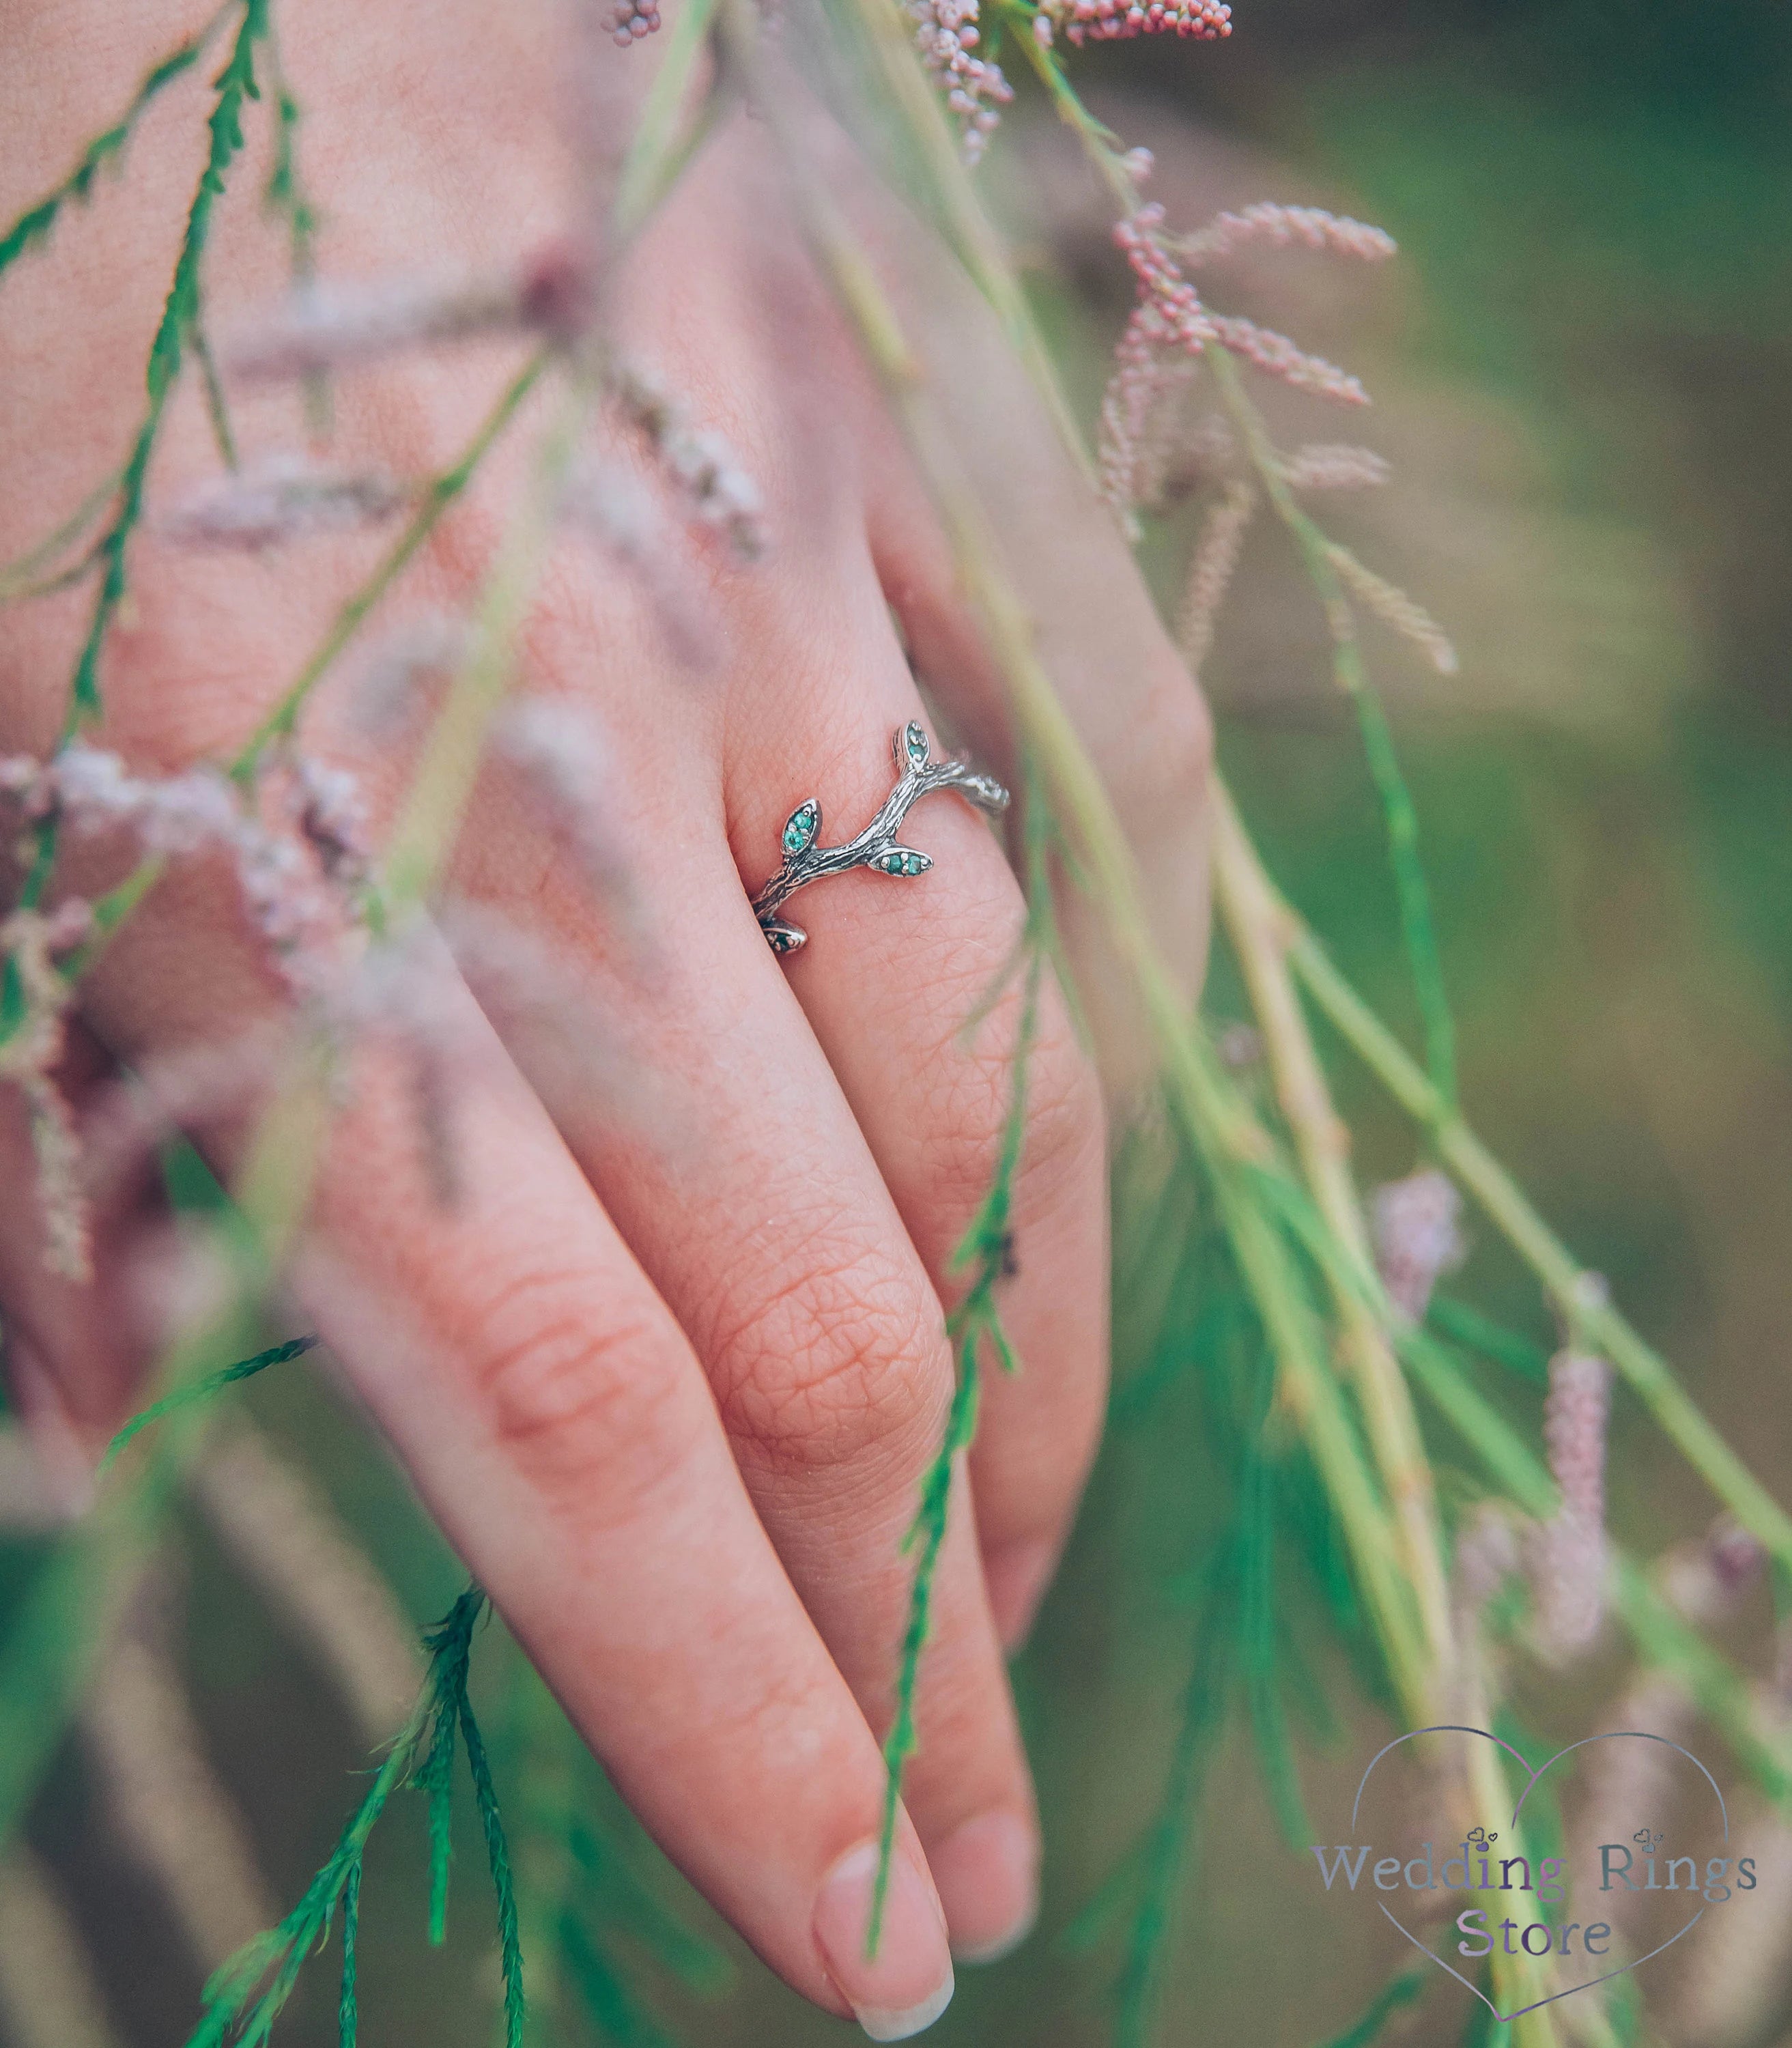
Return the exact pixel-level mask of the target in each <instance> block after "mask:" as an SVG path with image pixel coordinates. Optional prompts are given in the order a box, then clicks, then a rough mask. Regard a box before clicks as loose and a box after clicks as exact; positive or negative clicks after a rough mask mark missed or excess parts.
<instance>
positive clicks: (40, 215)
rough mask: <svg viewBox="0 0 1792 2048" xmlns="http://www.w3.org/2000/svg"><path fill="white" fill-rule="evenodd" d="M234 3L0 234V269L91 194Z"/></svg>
mask: <svg viewBox="0 0 1792 2048" xmlns="http://www.w3.org/2000/svg"><path fill="white" fill-rule="evenodd" d="M236 5H237V0H227V4H226V5H225V6H223V7H222V8H221V9H219V11H218V13H217V14H215V15H213V17H211V21H209V22H208V23H207V25H206V26H205V27H204V29H201V30H200V33H198V34H197V35H196V36H189V37H188V38H187V40H186V41H184V42H181V43H177V44H176V45H175V47H174V48H173V49H172V50H170V51H169V53H168V55H167V56H165V57H163V58H162V59H161V60H160V61H159V62H158V63H157V64H153V65H152V66H151V67H150V68H149V71H148V72H147V73H145V76H144V78H143V80H142V83H140V84H139V85H138V88H137V90H136V91H135V92H134V93H133V94H132V95H131V96H130V100H129V102H128V103H126V107H125V109H124V111H123V112H122V114H120V115H119V116H118V119H117V120H116V121H114V122H113V123H112V125H111V127H109V128H105V129H102V130H101V131H100V132H99V134H97V135H95V137H94V138H93V139H92V141H91V142H89V143H88V144H87V147H86V148H85V149H83V150H82V152H81V153H80V157H77V158H76V162H75V167H74V169H72V171H70V172H69V173H68V176H66V177H65V178H64V180H62V182H61V183H60V184H58V185H56V186H53V187H52V188H51V189H50V190H49V191H48V192H45V195H44V196H43V197H42V198H41V199H40V200H37V201H36V202H35V203H34V204H33V205H31V206H29V207H27V208H25V211H24V212H23V213H21V215H19V216H18V218H17V219H16V220H15V221H14V222H13V223H12V224H11V226H10V227H8V228H7V229H6V231H5V233H4V234H0V272H4V271H6V270H7V269H9V268H10V266H11V265H12V264H14V262H17V260H18V258H20V257H21V256H22V255H24V254H25V252H26V251H27V250H29V249H33V248H36V247H37V246H39V245H41V243H43V242H47V241H48V239H49V235H50V231H51V229H52V228H53V227H55V225H56V217H57V215H59V214H60V212H61V211H62V209H63V208H64V206H66V205H67V204H68V203H69V202H70V201H71V200H81V201H85V200H87V198H88V196H90V195H91V192H92V190H93V183H94V180H95V178H96V177H97V176H99V173H100V171H101V170H102V169H103V167H104V166H105V165H107V164H108V163H113V162H115V161H117V160H118V159H119V158H120V157H122V155H123V153H124V148H125V145H126V143H127V142H129V141H130V138H131V133H132V130H134V128H135V127H136V126H137V123H138V119H139V118H140V117H141V116H142V113H143V111H144V110H145V108H146V107H148V106H149V103H150V102H151V101H152V100H153V99H155V98H156V96H157V94H158V93H160V92H161V91H162V90H163V89H164V88H165V87H167V86H169V85H172V84H173V82H174V80H176V79H177V78H179V77H180V76H181V75H182V73H183V72H188V71H190V70H191V69H192V67H193V66H194V65H195V64H197V63H198V62H199V60H200V56H201V55H202V54H203V53H204V49H205V46H206V45H207V44H208V42H210V41H211V38H212V37H213V36H214V35H215V33H217V30H218V29H219V26H220V25H221V24H222V23H223V20H224V19H225V17H226V16H227V14H229V13H230V11H231V8H232V7H234V6H236Z"/></svg>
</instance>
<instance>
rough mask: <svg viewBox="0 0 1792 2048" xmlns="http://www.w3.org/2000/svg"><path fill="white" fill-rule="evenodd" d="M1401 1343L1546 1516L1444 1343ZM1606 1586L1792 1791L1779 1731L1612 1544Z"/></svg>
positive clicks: (1429, 1392)
mask: <svg viewBox="0 0 1792 2048" xmlns="http://www.w3.org/2000/svg"><path fill="white" fill-rule="evenodd" d="M1401 1351H1402V1355H1403V1356H1404V1357H1405V1359H1406V1363H1407V1365H1408V1367H1409V1369H1410V1371H1411V1372H1412V1375H1413V1377H1414V1379H1415V1380H1416V1382H1417V1383H1418V1387H1419V1388H1420V1390H1421V1391H1422V1393H1423V1394H1425V1398H1426V1399H1427V1400H1429V1402H1432V1403H1433V1406H1435V1407H1436V1409H1437V1412H1438V1414H1441V1416H1442V1417H1443V1418H1445V1421H1446V1422H1449V1425H1450V1426H1451V1427H1452V1428H1453V1429H1454V1430H1455V1431H1456V1433H1457V1435H1458V1436H1460V1437H1461V1439H1462V1441H1464V1443H1465V1444H1467V1445H1468V1447H1469V1449H1471V1450H1472V1451H1473V1452H1474V1453H1475V1454H1476V1456H1477V1457H1478V1458H1479V1459H1480V1461H1481V1463H1482V1464H1483V1466H1484V1468H1486V1470H1487V1472H1488V1476H1489V1477H1490V1478H1491V1479H1492V1480H1493V1481H1494V1482H1495V1484H1496V1485H1498V1486H1499V1488H1501V1489H1502V1490H1503V1491H1504V1492H1506V1493H1507V1494H1508V1495H1510V1496H1511V1498H1512V1499H1514V1500H1515V1501H1516V1502H1518V1503H1519V1505H1520V1506H1521V1507H1523V1508H1524V1509H1526V1511H1527V1512H1529V1513H1530V1514H1531V1515H1535V1516H1536V1517H1538V1519H1540V1520H1547V1519H1549V1517H1550V1516H1551V1515H1554V1514H1555V1513H1556V1512H1557V1507H1558V1506H1559V1500H1560V1497H1559V1495H1557V1491H1556V1486H1555V1482H1554V1481H1553V1480H1552V1479H1551V1478H1550V1475H1549V1472H1548V1470H1547V1469H1546V1467H1545V1466H1544V1465H1543V1464H1542V1461H1541V1460H1539V1459H1538V1457H1537V1456H1536V1455H1535V1454H1534V1453H1533V1452H1532V1451H1531V1450H1530V1448H1529V1447H1528V1445H1526V1443H1525V1441H1524V1440H1523V1439H1522V1437H1520V1436H1519V1433H1518V1432H1517V1431H1516V1430H1515V1429H1513V1427H1512V1426H1511V1424H1510V1423H1509V1422H1507V1420H1506V1418H1504V1417H1503V1415H1502V1414H1500V1413H1499V1410H1497V1409H1496V1408H1495V1407H1494V1406H1493V1405H1492V1404H1491V1402H1488V1400H1487V1399H1486V1398H1484V1396H1483V1395H1482V1394H1480V1393H1479V1392H1477V1391H1476V1389H1475V1388H1474V1387H1472V1385H1471V1384H1470V1383H1469V1382H1468V1379H1466V1378H1465V1377H1464V1375H1463V1374H1462V1372H1461V1371H1460V1370H1459V1369H1458V1367H1456V1364H1455V1363H1454V1362H1453V1360H1451V1359H1450V1357H1449V1355H1448V1353H1447V1352H1445V1350H1444V1349H1443V1348H1442V1347H1441V1346H1440V1345H1439V1344H1437V1343H1436V1342H1435V1341H1434V1340H1432V1339H1430V1338H1429V1337H1426V1336H1423V1335H1422V1333H1421V1332H1416V1331H1415V1332H1410V1333H1409V1334H1408V1335H1407V1336H1406V1337H1405V1338H1404V1339H1403V1340H1402V1344H1401ZM1609 1590H1610V1592H1611V1596H1612V1605H1613V1608H1614V1610H1615V1611H1616V1614H1617V1616H1618V1618H1619V1620H1620V1621H1621V1622H1622V1623H1623V1625H1624V1627H1625V1628H1626V1629H1627V1631H1629V1633H1630V1635H1631V1638H1632V1639H1633V1640H1634V1641H1635V1643H1636V1646H1637V1647H1638V1649H1639V1650H1640V1651H1641V1652H1642V1653H1643V1655H1644V1656H1645V1657H1647V1658H1648V1659H1649V1660H1650V1662H1654V1663H1657V1664H1659V1665H1661V1666H1663V1667H1664V1668H1665V1669H1666V1670H1671V1671H1673V1672H1674V1673H1676V1674H1678V1677H1679V1678H1681V1681H1682V1682H1683V1683H1684V1684H1685V1687H1686V1689H1687V1691H1688V1692H1689V1694H1690V1695H1691V1696H1692V1697H1693V1700H1694V1701H1697V1705H1698V1706H1699V1709H1700V1710H1701V1712H1703V1713H1705V1715H1707V1716H1709V1719H1710V1720H1711V1723H1712V1726H1713V1727H1715V1728H1716V1729H1717V1730H1718V1732H1720V1734H1721V1735H1722V1736H1723V1737H1724V1740H1725V1741H1726V1742H1728V1744H1729V1745H1730V1747H1731V1748H1732V1750H1733V1751H1735V1753H1736V1756H1737V1758H1738V1759H1739V1760H1740V1762H1741V1763H1743V1764H1744V1765H1745V1766H1746V1767H1747V1769H1748V1770H1749V1771H1751V1772H1752V1773H1753V1774H1754V1775H1755V1778H1756V1779H1757V1780H1758V1781H1759V1783H1760V1785H1761V1786H1762V1789H1763V1790H1764V1791H1765V1792H1766V1793H1767V1794H1768V1796H1769V1797H1770V1798H1773V1799H1775V1800H1776V1801H1779V1802H1785V1801H1786V1800H1787V1799H1788V1798H1792V1743H1789V1741H1788V1738H1787V1736H1786V1731H1785V1730H1784V1729H1783V1728H1781V1727H1778V1726H1777V1725H1775V1724H1774V1723H1773V1722H1771V1721H1770V1720H1764V1719H1763V1716H1762V1713H1761V1712H1760V1709H1759V1705H1758V1704H1757V1702H1756V1701H1755V1699H1754V1698H1753V1697H1751V1694H1750V1692H1749V1689H1748V1687H1747V1685H1746V1683H1745V1682H1744V1680H1743V1678H1742V1677H1741V1676H1740V1674H1739V1673H1738V1672H1737V1671H1736V1670H1735V1669H1734V1668H1733V1667H1732V1666H1731V1665H1730V1664H1729V1663H1728V1661H1727V1660H1726V1659H1725V1658H1724V1657H1723V1656H1721V1655H1720V1654H1719V1653H1718V1652H1717V1651H1716V1650H1713V1649H1712V1647H1711V1646H1710V1644H1709V1643H1707V1642H1706V1641H1705V1639H1704V1637H1703V1636H1701V1635H1700V1634H1699V1633H1698V1631H1697V1629H1695V1628H1694V1627H1693V1626H1692V1625H1691V1624H1690V1623H1689V1622H1688V1621H1687V1620H1686V1619H1685V1617H1684V1616H1681V1614H1679V1613H1678V1612H1677V1611H1676V1610H1675V1609H1674V1608H1672V1607H1671V1606H1670V1605H1669V1604H1668V1602H1667V1601H1666V1600H1665V1599H1664V1598H1663V1596H1662V1593H1661V1592H1660V1591H1659V1590H1658V1588H1657V1587H1656V1586H1655V1584H1654V1582H1653V1581H1652V1580H1651V1579H1650V1576H1649V1574H1648V1573H1647V1571H1646V1570H1645V1569H1643V1566H1642V1565H1640V1564H1639V1563H1638V1562H1637V1561H1636V1560H1635V1558H1634V1557H1631V1556H1630V1555H1629V1554H1628V1553H1626V1552H1625V1551H1624V1550H1622V1549H1619V1548H1617V1547H1616V1546H1614V1548H1613V1550H1612V1558H1611V1584H1610V1588H1609Z"/></svg>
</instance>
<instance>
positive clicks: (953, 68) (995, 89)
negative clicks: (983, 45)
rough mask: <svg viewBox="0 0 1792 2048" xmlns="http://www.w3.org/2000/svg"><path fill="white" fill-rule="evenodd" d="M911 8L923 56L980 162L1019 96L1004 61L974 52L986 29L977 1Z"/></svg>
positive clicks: (919, 0) (911, 4)
mask: <svg viewBox="0 0 1792 2048" xmlns="http://www.w3.org/2000/svg"><path fill="white" fill-rule="evenodd" d="M908 9H909V17H910V20H911V21H913V23H914V39H915V47H916V48H917V49H918V50H919V51H920V52H921V62H922V63H923V64H925V66H926V67H927V68H928V70H929V72H932V73H933V77H934V79H935V80H936V81H937V83H938V85H939V87H940V89H941V91H942V92H943V93H944V95H945V100H946V105H947V106H948V107H949V108H950V109H951V110H952V112H953V113H954V114H956V115H957V117H958V124H959V132H960V136H961V138H962V139H963V143H964V160H965V161H966V162H967V163H970V164H974V163H976V161H977V159H978V158H979V157H980V156H981V155H982V154H983V145H984V144H985V143H986V142H987V141H988V140H989V138H990V135H991V133H992V132H993V131H994V130H995V126H996V123H997V122H999V120H1000V119H1001V118H1002V116H1001V114H1000V112H999V109H1000V108H1002V107H1006V106H1007V103H1009V101H1010V100H1011V99H1013V98H1014V87H1012V86H1011V85H1010V84H1009V83H1008V81H1007V79H1005V78H1004V77H1003V75H1002V68H1001V66H1000V65H999V64H991V63H990V62H989V61H988V60H987V58H984V57H979V56H976V55H975V54H974V52H976V47H977V45H978V42H979V40H980V38H981V37H982V34H983V31H982V29H981V28H980V27H979V24H978V20H977V0H908Z"/></svg>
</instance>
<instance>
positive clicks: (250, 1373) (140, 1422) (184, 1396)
mask: <svg viewBox="0 0 1792 2048" xmlns="http://www.w3.org/2000/svg"><path fill="white" fill-rule="evenodd" d="M316 1342H317V1340H316V1337H291V1338H289V1339H288V1340H287V1341H286V1342H285V1344H275V1345H273V1346H272V1347H271V1348H270V1349H269V1350H266V1351H258V1352H256V1354H255V1356H254V1357H253V1358H245V1359H239V1360H238V1362H237V1363H235V1365H227V1366H224V1367H221V1368H220V1369H219V1371H216V1372H208V1374H207V1375H205V1377H204V1379H196V1380H194V1381H192V1383H191V1384H189V1385H188V1386H185V1387H176V1389H175V1391H173V1393H172V1394H165V1395H164V1396H163V1397H162V1398H161V1400H160V1401H152V1402H150V1403H149V1406H148V1407H147V1408H143V1409H140V1410H138V1413H137V1414H134V1415H133V1416H132V1417H131V1418H130V1421H129V1422H126V1424H125V1425H124V1426H123V1427H122V1429H120V1430H119V1431H118V1434H117V1435H116V1436H115V1437H113V1439H112V1441H111V1443H109V1444H108V1445H107V1446H106V1449H105V1451H104V1453H103V1455H102V1456H101V1458H100V1460H99V1471H98V1473H97V1474H96V1475H95V1476H104V1474H105V1473H106V1472H108V1471H110V1470H111V1467H112V1465H113V1464H114V1463H115V1462H116V1460H117V1459H118V1453H120V1452H121V1451H122V1450H123V1449H124V1448H125V1446H126V1445H127V1444H128V1443H130V1441H131V1440H132V1438H133V1437H136V1436H137V1435H138V1434H139V1433H141V1432H142V1431H143V1430H145V1429H148V1428H149V1425H150V1424H151V1423H152V1422H161V1419H162V1418H163V1417H164V1416H165V1415H172V1414H173V1413H174V1411H175V1410H176V1409H177V1408H185V1407H188V1406H191V1404H192V1402H196V1401H209V1400H210V1399H211V1397H212V1395H213V1394H219V1393H222V1392H223V1390H224V1388H226V1387H231V1386H234V1385H235V1383H236V1382H237V1381H238V1380H239V1379H254V1376H255V1375H256V1374H257V1373H258V1372H266V1371H267V1369H268V1367H270V1365H285V1363H287V1362H288V1360H291V1359H295V1358H302V1357H303V1356H304V1354H305V1353H306V1352H308V1351H309V1350H311V1349H312V1348H313V1346H314V1345H315V1344H316Z"/></svg>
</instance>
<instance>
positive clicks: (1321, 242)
mask: <svg viewBox="0 0 1792 2048" xmlns="http://www.w3.org/2000/svg"><path fill="white" fill-rule="evenodd" d="M1253 243H1266V244H1267V245H1268V246H1270V248H1273V249H1287V248H1292V247H1294V246H1300V247H1301V248H1304V249H1317V250H1332V252H1333V253H1334V254H1337V255H1340V256H1355V257H1359V258H1361V259H1362V260H1363V262H1369V263H1379V262H1384V261H1385V260H1386V259H1387V258H1388V257H1390V256H1392V255H1394V254H1395V253H1396V245H1395V242H1394V238H1393V236H1392V235H1389V234H1387V233H1385V232H1384V231H1383V230H1382V229H1381V228H1379V227H1370V226H1369V225H1368V224H1367V222H1365V221H1361V220H1352V219H1350V218H1349V216H1348V215H1344V214H1336V213H1328V212H1327V211H1325V208H1323V207H1320V206H1279V205H1278V204H1276V202H1275V201H1274V200H1259V201H1258V202H1257V203H1256V204H1255V205H1254V206H1247V207H1246V208H1244V209H1243V211H1241V212H1238V213H1220V214H1216V215H1214V217H1213V219H1212V220H1210V221H1209V222H1208V224H1207V225H1206V227H1203V228H1200V229H1197V231H1196V232H1195V233H1194V234H1193V235H1184V236H1183V237H1182V238H1181V240H1180V241H1179V242H1177V244H1176V253H1177V255H1178V256H1179V257H1181V259H1182V261H1183V262H1185V264H1186V265H1187V266H1189V269H1191V270H1193V269H1194V268H1195V267H1196V266H1197V265H1198V264H1201V263H1209V262H1216V261H1217V260H1218V259H1219V258H1221V257H1225V256H1231V255H1232V254H1235V252H1236V251H1237V250H1240V249H1243V248H1247V247H1248V246H1251V244H1253Z"/></svg>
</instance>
